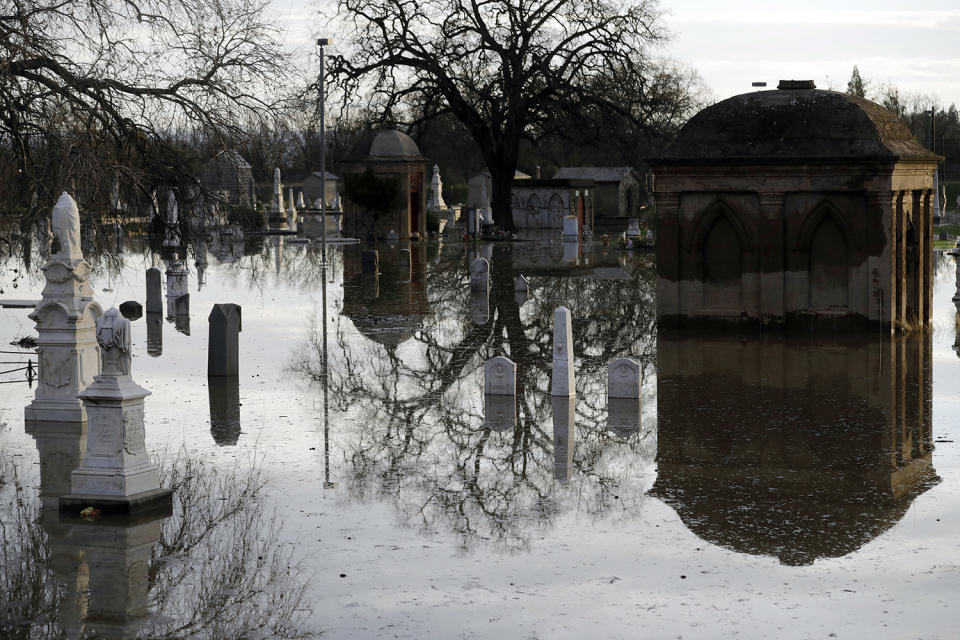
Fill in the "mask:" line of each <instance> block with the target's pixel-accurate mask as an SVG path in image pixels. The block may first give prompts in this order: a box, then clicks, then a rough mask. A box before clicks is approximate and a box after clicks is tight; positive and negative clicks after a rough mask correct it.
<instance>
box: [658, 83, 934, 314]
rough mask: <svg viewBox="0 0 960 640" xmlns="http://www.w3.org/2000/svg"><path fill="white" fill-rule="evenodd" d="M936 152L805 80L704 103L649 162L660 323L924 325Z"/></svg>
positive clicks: (854, 102)
mask: <svg viewBox="0 0 960 640" xmlns="http://www.w3.org/2000/svg"><path fill="white" fill-rule="evenodd" d="M941 160H942V158H941V157H940V156H937V155H935V154H933V153H931V152H930V151H928V150H927V149H924V148H923V147H922V146H921V145H920V144H919V143H918V142H917V141H916V140H915V139H914V137H913V135H912V134H911V133H910V129H908V128H907V126H906V125H905V124H904V123H903V122H902V121H901V120H900V119H899V118H898V117H897V116H896V115H894V114H893V113H891V112H890V111H887V110H886V109H884V108H883V107H881V106H880V105H878V104H875V103H873V102H870V101H869V100H864V99H862V98H857V97H854V96H851V95H848V94H845V93H837V92H833V91H821V90H817V89H816V88H815V87H814V85H813V82H810V81H785V82H781V84H780V87H779V89H778V90H776V91H760V92H754V93H747V94H743V95H739V96H734V97H733V98H729V99H727V100H724V101H722V102H718V103H717V104H715V105H713V106H710V107H707V108H706V109H704V110H703V111H701V112H700V113H698V114H697V115H695V116H694V117H693V118H691V119H690V121H689V122H687V124H686V125H685V126H684V127H683V129H682V130H681V131H680V133H679V135H678V136H677V139H676V141H675V143H674V144H673V146H672V147H671V148H670V149H669V150H668V151H667V152H666V154H665V155H664V156H663V157H661V158H657V159H654V160H652V161H651V165H652V167H653V172H654V174H655V176H656V194H655V195H656V203H657V315H658V318H659V322H660V326H662V327H669V326H671V325H673V326H678V325H679V326H685V325H691V324H702V323H708V324H718V323H724V324H726V325H728V326H729V325H730V324H732V323H735V324H741V325H747V326H755V327H784V326H785V327H788V328H789V327H796V328H805V329H809V328H813V327H819V328H837V329H841V328H844V329H864V328H866V327H870V326H875V327H881V326H882V327H884V328H887V329H890V330H898V329H899V330H902V329H908V328H912V327H916V326H923V325H926V324H927V323H929V322H930V311H931V304H932V291H933V265H932V261H933V248H932V243H931V241H932V231H933V227H932V219H933V210H932V202H933V174H934V170H935V169H936V168H937V165H938V163H939V162H940V161H941Z"/></svg>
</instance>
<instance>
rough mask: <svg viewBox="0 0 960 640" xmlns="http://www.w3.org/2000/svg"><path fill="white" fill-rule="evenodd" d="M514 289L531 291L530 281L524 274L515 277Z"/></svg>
mask: <svg viewBox="0 0 960 640" xmlns="http://www.w3.org/2000/svg"><path fill="white" fill-rule="evenodd" d="M513 290H514V291H523V292H527V291H530V281H529V280H527V279H526V278H525V277H523V275H522V274H521V275H519V276H517V277H516V278H514V279H513Z"/></svg>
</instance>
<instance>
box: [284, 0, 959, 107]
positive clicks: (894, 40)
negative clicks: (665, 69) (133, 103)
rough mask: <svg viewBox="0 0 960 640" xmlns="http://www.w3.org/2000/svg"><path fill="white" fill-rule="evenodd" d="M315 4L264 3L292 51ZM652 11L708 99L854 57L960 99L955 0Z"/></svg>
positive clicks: (904, 82) (311, 23)
mask: <svg viewBox="0 0 960 640" xmlns="http://www.w3.org/2000/svg"><path fill="white" fill-rule="evenodd" d="M324 1H331V0H321V2H324ZM317 6H318V5H317V3H316V1H315V0H273V7H274V11H275V12H276V13H277V14H278V15H279V17H280V19H281V22H282V23H283V24H284V25H285V26H286V27H287V28H288V29H289V31H288V33H287V40H288V43H289V44H290V46H291V47H293V48H297V49H299V50H300V51H301V52H309V51H311V50H312V46H311V43H312V41H313V34H314V33H316V32H317V31H318V30H319V25H318V24H317V22H318V20H317V17H316V7H317ZM661 8H662V9H663V10H664V11H665V12H666V13H667V15H666V17H665V23H666V26H667V27H668V28H669V29H670V30H671V31H672V32H673V34H674V38H673V40H672V42H671V43H670V44H669V45H668V46H667V47H666V48H665V49H664V52H663V53H664V55H668V56H670V57H672V58H676V59H678V60H681V61H683V62H684V63H686V64H688V65H689V66H691V67H693V68H694V69H696V70H697V71H698V72H699V73H700V75H701V76H702V77H703V79H704V81H705V83H706V85H707V86H708V88H709V89H710V90H711V91H712V93H713V96H714V97H715V98H716V99H717V100H721V99H723V98H727V97H729V96H732V95H736V94H738V93H744V92H747V91H751V90H752V89H751V87H750V83H751V82H755V81H766V82H767V83H768V88H775V87H776V85H777V81H779V80H780V79H795V80H814V81H815V82H816V84H817V87H819V88H823V89H827V88H831V87H832V88H835V89H840V90H843V89H845V88H846V84H847V80H848V79H849V78H850V72H851V70H852V69H853V65H855V64H856V65H857V66H858V67H859V69H860V73H861V75H862V76H863V78H864V79H866V80H873V81H878V82H889V83H892V84H895V85H897V86H898V87H900V89H901V90H903V91H907V92H911V93H926V94H934V95H937V96H939V97H940V100H941V103H942V105H943V106H944V107H946V106H948V105H949V104H950V103H951V102H956V103H957V104H958V106H960V0H913V1H912V2H906V1H904V0H896V1H895V0H832V1H830V0H803V2H794V3H786V2H782V1H777V0H661ZM331 35H333V36H334V37H336V34H331ZM304 55H305V54H304ZM311 70H312V72H316V63H315V62H313V63H312V64H311Z"/></svg>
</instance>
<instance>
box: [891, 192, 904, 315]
mask: <svg viewBox="0 0 960 640" xmlns="http://www.w3.org/2000/svg"><path fill="white" fill-rule="evenodd" d="M906 196H907V192H906V191H898V192H897V208H896V231H895V234H894V238H896V247H897V252H896V254H895V256H896V258H895V260H894V263H893V264H894V271H895V273H896V282H895V284H896V298H895V302H894V307H893V308H894V318H893V325H894V330H897V331H901V332H902V331H903V330H904V325H905V320H906V318H907V212H906V209H905V208H904V200H905V199H906Z"/></svg>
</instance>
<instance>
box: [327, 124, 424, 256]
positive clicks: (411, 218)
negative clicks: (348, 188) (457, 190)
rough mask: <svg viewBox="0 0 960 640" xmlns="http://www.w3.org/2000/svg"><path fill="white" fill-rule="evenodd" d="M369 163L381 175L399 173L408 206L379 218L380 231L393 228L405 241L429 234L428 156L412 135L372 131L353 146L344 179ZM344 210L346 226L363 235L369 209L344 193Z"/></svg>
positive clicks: (345, 167) (359, 235)
mask: <svg viewBox="0 0 960 640" xmlns="http://www.w3.org/2000/svg"><path fill="white" fill-rule="evenodd" d="M368 167H369V168H371V169H372V170H373V171H374V173H376V174H378V175H394V176H398V177H399V178H400V189H401V190H402V191H403V193H404V196H405V206H404V207H403V208H401V209H400V210H399V211H397V212H396V214H395V215H394V217H393V219H389V220H380V221H379V222H378V224H377V235H378V236H386V235H388V234H389V232H390V231H394V232H395V233H396V234H397V237H398V238H400V239H402V240H403V241H406V240H408V239H409V238H411V237H414V238H424V237H426V235H427V217H426V215H425V212H426V204H427V192H426V189H425V188H424V175H425V174H426V171H427V160H426V158H424V157H423V155H422V154H421V153H420V148H419V147H417V143H416V142H414V141H413V138H411V137H410V136H408V135H407V134H405V133H403V132H402V131H396V130H393V129H382V130H379V131H371V132H370V133H368V134H367V135H365V136H364V137H363V138H362V139H361V140H360V142H358V143H357V144H356V145H355V146H354V147H353V149H352V150H351V152H350V155H349V157H348V161H347V162H345V163H344V164H343V170H344V173H345V180H349V179H350V178H349V176H351V175H356V174H360V173H363V172H364V171H366V169H367V168H368ZM343 213H344V219H343V226H344V230H345V231H348V232H349V233H350V234H352V235H354V236H355V237H363V236H364V235H365V234H366V230H367V224H366V223H367V222H368V221H366V220H365V219H364V217H365V216H367V215H369V214H368V212H366V211H364V210H363V209H362V208H361V207H359V206H357V205H356V203H353V202H350V200H349V198H348V197H346V196H345V197H344V201H343Z"/></svg>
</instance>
